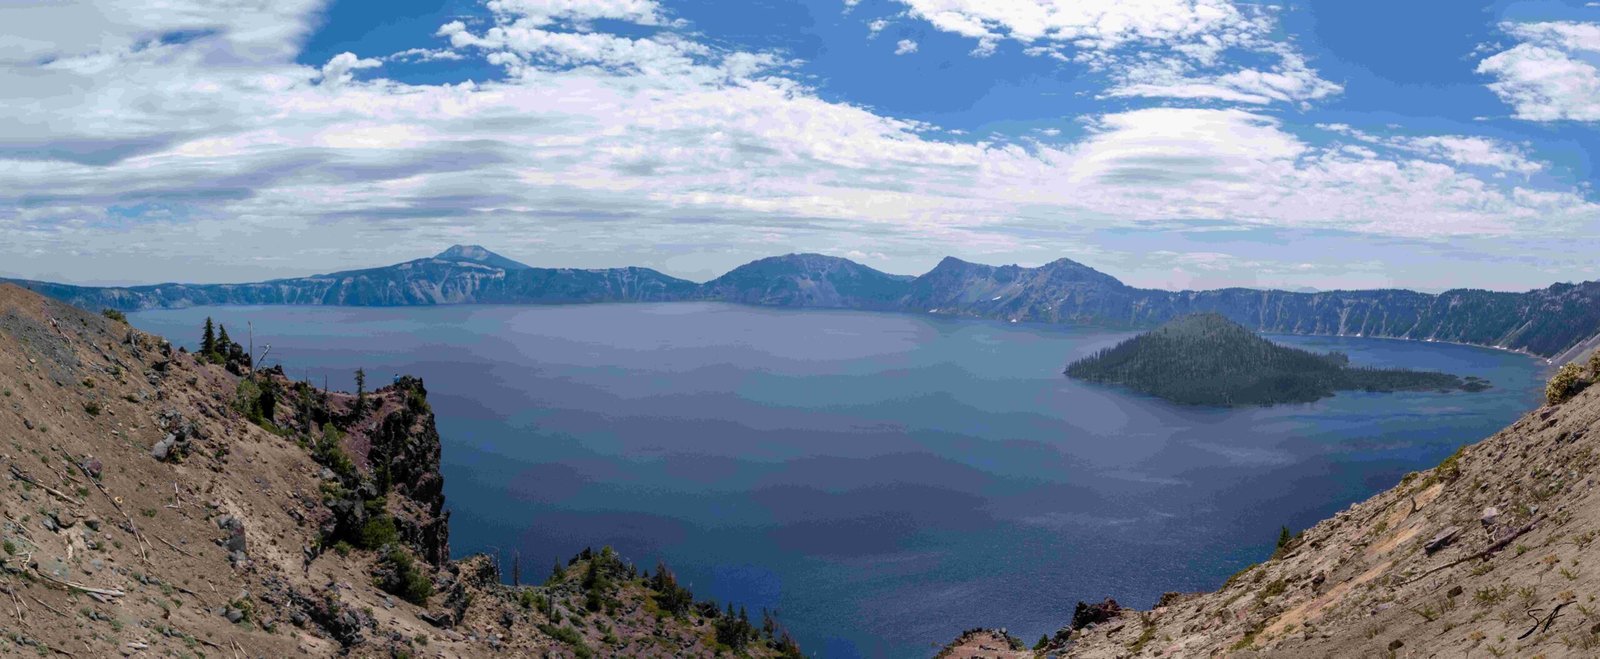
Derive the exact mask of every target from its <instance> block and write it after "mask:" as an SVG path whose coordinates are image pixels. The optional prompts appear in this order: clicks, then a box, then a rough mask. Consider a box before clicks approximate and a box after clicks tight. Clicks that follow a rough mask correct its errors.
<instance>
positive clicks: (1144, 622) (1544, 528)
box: [951, 367, 1600, 657]
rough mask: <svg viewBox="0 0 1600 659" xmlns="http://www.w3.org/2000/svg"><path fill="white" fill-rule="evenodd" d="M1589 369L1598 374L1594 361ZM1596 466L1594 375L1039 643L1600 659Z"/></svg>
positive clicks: (1173, 652) (1187, 651) (1147, 649)
mask: <svg viewBox="0 0 1600 659" xmlns="http://www.w3.org/2000/svg"><path fill="white" fill-rule="evenodd" d="M1574 368H1576V367H1574ZM1586 377H1587V378H1589V379H1591V380H1592V379H1595V378H1596V377H1597V374H1595V373H1594V372H1593V370H1592V367H1591V370H1590V372H1589V373H1588V374H1587V376H1586ZM1597 469H1600V387H1590V388H1588V389H1586V390H1584V391H1582V392H1580V393H1578V394H1577V395H1576V396H1575V397H1573V398H1572V399H1571V400H1567V401H1565V402H1561V403H1559V404H1556V405H1550V406H1547V407H1544V408H1541V409H1538V410H1535V411H1533V412H1531V413H1529V414H1528V415H1527V416H1525V417H1523V418H1522V419H1521V420H1519V421H1517V422H1516V423H1515V424H1513V425H1512V426H1510V427H1508V428H1506V429H1505V430H1503V431H1501V432H1499V433H1497V434H1495V435H1494V436H1493V437H1490V438H1488V439H1486V440H1483V441H1482V442H1479V443H1477V444H1473V445H1471V446H1467V447H1464V448H1463V449H1462V450H1461V451H1460V452H1458V453H1457V454H1456V455H1454V456H1452V457H1450V458H1449V459H1447V460H1445V461H1444V462H1443V463H1442V464H1440V465H1439V466H1438V467H1435V468H1433V469H1430V470H1428V471H1424V472H1419V473H1413V474H1410V475H1407V476H1406V477H1405V478H1404V479H1403V480H1402V481H1401V482H1400V483H1399V484H1398V485H1396V486H1395V487H1394V488H1392V489H1390V490H1388V491H1386V492H1383V493H1381V494H1378V495H1377V496H1374V497H1372V498H1371V499H1369V500H1367V501H1364V502H1361V503H1358V504H1356V505H1353V506H1351V507H1350V508H1349V509H1347V510H1345V511H1343V512H1341V513H1339V514H1338V515H1335V516H1334V517H1333V518H1332V519H1329V520H1326V521H1323V522H1322V523H1320V524H1317V525H1316V526H1313V527H1312V528H1310V529H1306V530H1305V531H1304V532H1303V533H1301V534H1299V535H1296V536H1293V537H1291V538H1286V539H1285V542H1283V543H1282V546H1281V547H1280V548H1279V549H1278V551H1277V553H1276V554H1275V555H1273V556H1271V557H1264V559H1265V560H1264V561H1263V562H1262V563H1261V564H1259V565H1255V566H1252V567H1250V568H1247V569H1245V570H1243V571H1241V572H1240V573H1238V574H1237V575H1235V576H1234V577H1233V578H1231V579H1229V580H1228V581H1227V583H1226V584H1224V585H1223V586H1222V587H1221V588H1220V589H1219V590H1217V591H1215V592H1210V593H1200V594H1180V593H1172V594H1168V595H1167V596H1165V597H1163V598H1162V599H1161V601H1160V602H1159V603H1157V605H1156V606H1155V608H1154V609H1153V610H1150V611H1135V610H1131V609H1125V608H1122V607H1120V606H1118V605H1117V603H1115V602H1111V601H1107V602H1103V603H1100V604H1092V605H1091V604H1082V603H1080V604H1079V606H1078V611H1077V613H1076V615H1074V619H1073V620H1072V621H1071V622H1066V621H1063V622H1064V623H1066V624H1065V625H1064V626H1063V628H1062V629H1061V631H1060V632H1058V633H1057V634H1055V636H1054V637H1052V638H1048V639H1044V640H1043V642H1042V643H1041V644H1040V645H1039V646H1038V647H1037V648H1036V649H1037V651H1038V654H1039V655H1040V656H1065V657H1157V656H1160V657H1255V656H1264V657H1594V656H1597V655H1600V599H1597V598H1600V543H1597V542H1596V540H1600V488H1597V487H1596V485H1597V476H1600V474H1597ZM958 645H959V642H958V643H957V644H953V645H952V647H955V646H958ZM951 656H963V657H966V656H977V655H976V654H957V655H951ZM985 656H993V655H985Z"/></svg>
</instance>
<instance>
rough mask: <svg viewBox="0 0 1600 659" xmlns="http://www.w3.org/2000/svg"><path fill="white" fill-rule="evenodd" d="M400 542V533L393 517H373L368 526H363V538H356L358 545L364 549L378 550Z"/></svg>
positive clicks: (368, 520) (369, 519) (368, 521)
mask: <svg viewBox="0 0 1600 659" xmlns="http://www.w3.org/2000/svg"><path fill="white" fill-rule="evenodd" d="M399 540H400V531H399V530H398V529H396V528H395V527H394V518H393V517H390V516H388V515H373V516H372V517H370V518H368V519H367V523H366V524H363V525H361V536H360V537H358V538H356V545H358V546H360V547H361V548H362V549H378V548H380V547H383V546H384V545H387V544H391V543H394V542H397V541H399Z"/></svg>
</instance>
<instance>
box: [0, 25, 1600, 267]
mask: <svg viewBox="0 0 1600 659" xmlns="http://www.w3.org/2000/svg"><path fill="white" fill-rule="evenodd" d="M196 6H197V7H202V8H203V3H199V2H198V0H196ZM488 6H489V7H490V8H491V10H492V13H491V17H490V20H489V21H488V22H486V23H484V24H473V25H472V26H469V25H467V24H466V23H464V22H452V23H449V24H446V25H444V26H441V28H440V29H439V31H438V38H439V40H440V41H441V42H448V44H449V47H450V49H451V51H453V52H456V53H458V54H460V55H461V56H462V57H469V58H482V59H483V60H485V61H488V62H492V63H494V64H496V65H498V66H500V67H502V68H503V70H504V71H505V73H506V77H505V78H504V79H503V80H496V81H492V82H481V83H461V84H448V85H424V84H406V83H403V82H397V81H395V80H390V79H385V78H382V77H377V76H362V75H355V74H354V72H355V71H357V70H359V69H362V68H368V69H370V68H372V67H375V66H377V63H378V62H379V59H378V58H377V57H373V56H362V55H360V54H355V53H342V54H340V55H338V56H336V57H334V58H332V59H330V60H329V61H328V62H327V63H326V64H325V65H324V66H321V67H313V66H304V65H301V64H297V63H295V60H294V53H295V50H296V46H294V44H295V43H297V40H298V39H300V38H301V36H302V35H303V33H302V32H299V31H296V30H286V29H285V30H278V31H275V32H272V34H276V35H278V37H277V38H279V39H282V40H283V41H282V42H281V43H277V42H273V41H272V40H271V39H266V38H264V37H258V36H256V35H254V33H252V34H250V35H236V34H234V31H250V30H254V29H257V28H259V27H260V26H259V25H257V24H255V23H253V22H249V21H246V22H244V23H240V24H238V25H232V26H230V25H229V24H227V23H225V22H224V23H218V24H216V27H214V28H213V29H212V30H211V31H208V32H204V33H196V34H194V35H191V36H190V37H188V38H185V39H172V40H165V41H160V42H155V43H151V42H148V41H139V40H138V39H133V40H131V41H129V42H127V43H125V44H117V43H113V44H110V45H107V46H105V47H103V48H94V47H89V46H84V48H85V49H84V50H82V51H81V52H78V53H76V54H75V55H72V56H70V57H66V56H64V57H61V58H58V59H54V60H50V61H48V62H43V63H41V62H40V61H35V60H27V61H23V62H12V63H9V64H6V65H4V66H0V72H3V73H0V75H5V76H9V77H10V78H12V79H14V80H18V81H22V80H26V81H29V82H27V84H29V85H34V86H32V87H22V88H20V89H21V91H17V92H14V93H16V94H18V95H19V96H18V97H19V98H30V99H41V100H40V101H39V102H37V103H12V104H6V105H5V106H3V107H0V162H3V163H4V166H3V167H0V231H3V232H5V235H6V236H7V241H5V244H4V245H0V255H3V256H4V257H5V258H3V259H0V260H4V261H6V262H7V263H9V264H11V265H8V266H7V267H12V268H16V267H18V266H17V265H15V264H17V263H43V261H39V260H37V259H35V260H32V261H28V260H25V259H27V258H34V257H28V256H27V255H29V254H34V253H35V252H40V253H49V254H56V255H60V256H58V257H56V259H55V261H56V262H62V261H70V260H71V258H73V255H74V254H93V259H92V260H93V261H94V262H98V263H102V264H105V263H117V262H119V261H118V258H125V259H134V260H135V261H133V262H136V263H142V264H143V266H142V267H143V268H145V269H143V270H140V271H139V272H141V273H147V274H145V275H144V276H154V277H162V278H188V277H191V276H192V274H186V273H192V272H193V271H194V269H195V267H196V266H197V265H204V266H206V268H207V271H208V272H230V273H245V272H251V273H254V272H270V273H272V274H292V273H297V272H302V271H303V269H304V267H305V266H304V264H303V263H302V262H301V261H299V260H297V259H304V258H306V257H305V256H304V255H305V254H306V250H307V247H306V245H307V243H312V242H314V243H319V244H329V245H333V244H340V245H349V247H343V248H341V249H343V250H345V252H346V253H344V254H342V256H341V258H340V259H338V260H340V261H349V260H352V258H354V257H352V256H351V254H350V253H349V252H352V251H353V252H355V253H357V254H361V255H366V256H365V258H366V261H367V262H371V263H382V262H385V261H390V260H395V257H397V256H401V255H412V254H415V253H416V251H417V250H418V246H419V245H432V244H436V243H446V244H448V243H449V242H462V241H463V239H469V240H471V241H474V242H484V243H490V244H497V245H503V246H507V247H508V248H513V249H515V248H520V249H521V250H523V252H524V253H541V254H547V255H549V256H550V258H559V259H566V261H564V262H562V264H566V265H577V264H594V263H606V264H612V263H616V262H617V260H619V259H620V260H621V261H622V262H628V261H635V260H640V259H639V257H640V256H641V255H651V254H659V253H662V252H664V251H669V252H670V251H679V252H687V251H695V250H716V251H720V252H723V253H737V254H743V255H752V256H753V255H759V254H764V253H771V252H775V251H779V250H785V249H792V248H795V247H797V246H801V245H819V246H828V245H843V246H845V247H844V249H850V248H852V247H854V246H856V245H861V244H870V245H872V250H871V251H870V252H868V253H869V254H870V253H872V252H878V253H883V254H898V253H904V252H915V253H922V252H925V251H928V250H937V251H957V250H958V249H959V250H960V251H963V252H967V253H971V252H972V251H974V250H979V251H982V250H989V251H1003V250H1007V249H1020V248H1023V247H1025V246H1030V245H1037V244H1038V243H1039V242H1040V241H1041V240H1043V239H1047V237H1048V236H1052V235H1065V234H1066V233H1068V232H1073V231H1079V230H1082V229H1083V228H1085V227H1124V226H1131V225H1135V224H1139V223H1143V222H1148V221H1152V220H1215V221H1219V222H1229V223H1244V224H1250V225H1259V226H1267V227H1288V228H1312V229H1323V228H1331V229H1338V230H1341V231H1346V232H1358V233H1365V234H1374V235H1386V236H1412V237H1423V238H1440V237H1449V236H1497V235H1507V234H1510V233H1515V232H1519V231H1525V230H1528V229H1531V228H1534V229H1537V230H1538V231H1540V232H1542V233H1543V234H1545V235H1587V234H1586V233H1585V232H1593V231H1596V230H1600V226H1596V224H1597V218H1600V210H1597V208H1596V206H1595V204H1593V203H1592V202H1589V201H1587V200H1586V199H1584V197H1583V196H1582V194H1581V193H1580V191H1576V190H1574V189H1572V188H1570V187H1562V186H1559V185H1549V184H1546V185H1543V186H1535V185H1533V184H1531V183H1526V182H1522V183H1518V182H1517V181H1515V180H1511V181H1509V182H1508V181H1506V180H1496V179H1493V178H1492V177H1485V176H1481V175H1480V173H1481V172H1482V171H1483V170H1485V169H1486V168H1487V169H1490V170H1496V171H1508V172H1515V173H1519V174H1520V173H1527V172H1530V171H1537V170H1538V168H1540V167H1542V165H1541V164H1539V163H1537V162H1535V161H1533V160H1532V159H1531V156H1529V155H1528V154H1526V153H1522V152H1520V151H1517V150H1515V149H1514V148H1508V147H1507V145H1504V144H1499V143H1494V144H1490V143H1487V142H1485V143H1476V142H1470V141H1463V140H1470V139H1471V138H1467V137H1464V136H1433V137H1436V138H1438V139H1430V137H1429V136H1414V137H1415V138H1416V139H1417V140H1418V141H1416V142H1414V143H1408V144H1405V145H1402V144H1401V143H1399V142H1394V143H1369V142H1366V141H1362V140H1355V139H1354V138H1349V139H1351V141H1354V142H1358V143H1359V144H1360V145H1361V146H1360V148H1359V149H1354V148H1349V147H1351V146H1354V145H1352V144H1319V143H1316V142H1315V141H1308V140H1307V139H1305V138H1303V137H1301V136H1300V134H1299V133H1298V132H1297V129H1296V127H1294V126H1291V125H1286V124H1285V123H1284V120H1283V119H1280V118H1276V117H1274V116H1271V115H1270V114H1267V113H1264V112H1260V111H1252V110H1247V109H1237V108H1235V109H1228V108H1150V109H1142V110H1131V111H1123V112H1108V113H1103V114H1099V115H1097V116H1093V117H1088V118H1086V119H1085V120H1084V121H1085V126H1086V128H1087V133H1086V134H1085V135H1083V136H1081V137H1079V138H1076V139H1067V138H1059V139H1055V140H1051V143H1049V144H1041V143H1038V142H1036V141H1033V140H1026V141H1023V142H1021V143H1017V142H1010V141H1006V140H1003V139H998V138H997V139H990V140H978V141H973V140H971V139H965V138H958V137H956V136H955V134H954V132H953V131H943V130H940V129H939V128H938V127H937V126H932V125H929V124H925V123H921V122H917V121H911V120H906V119H901V118H896V117H893V116H889V115H886V114H884V113H881V112H877V111H874V110H872V109H869V108H865V107H861V106H858V105H853V104H850V103H846V102H840V101H836V100H830V99H827V98H824V97H823V96H822V95H821V94H819V93H818V92H817V91H816V90H815V89H813V88H811V87H810V86H808V84H807V83H806V82H804V80H803V79H802V78H801V77H800V76H799V75H798V74H794V73H792V72H791V71H790V69H789V64H788V63H787V62H786V61H785V59H784V58H783V57H782V56H781V55H779V54H775V53H768V52H748V51H741V50H736V49H728V48H725V47H719V46H714V45H711V44H708V43H706V42H704V41H702V40H699V39H698V38H696V37H695V35H694V34H692V33H691V32H689V31H688V30H685V29H681V27H680V26H678V25H677V23H676V21H675V20H674V19H673V18H672V17H671V16H670V15H669V14H668V12H666V11H665V10H663V9H662V8H661V7H660V6H659V5H657V4H656V3H653V2H629V1H623V0H614V1H608V2H601V3H584V2H576V1H573V2H555V1H546V2H532V1H531V0H520V1H518V2H511V1H509V0H506V1H497V2H491V3H489V5H488ZM196 11H201V9H197V10H196ZM304 11H306V12H307V13H308V16H309V15H310V14H312V13H314V9H313V8H310V7H307V8H304ZM178 16H179V17H180V18H179V19H174V21H175V22H174V25H191V24H192V23H191V22H187V21H188V19H187V18H182V16H186V14H182V13H181V12H180V13H179V14H178ZM141 20H142V19H141ZM286 20H289V22H290V23H294V24H297V25H298V24H301V23H302V22H305V21H309V20H310V19H309V18H308V17H307V16H296V17H293V18H291V19H286ZM606 21H625V22H629V23H631V27H630V29H628V30H626V31H625V32H626V33H625V34H624V33H619V32H610V31H606V30H602V29H599V28H598V27H596V25H598V24H603V23H605V22H606ZM978 25H979V26H980V27H982V28H983V30H985V31H986V34H987V32H993V33H994V34H996V35H1002V34H1003V35H1009V34H1010V33H1011V29H1009V28H1008V29H1007V31H1005V32H1001V31H1000V29H1001V28H1000V27H999V24H997V23H996V24H989V23H985V22H982V21H980V22H979V23H978ZM146 29H147V28H146V27H137V28H127V29H126V32H127V33H129V34H134V33H139V34H142V33H143V32H141V31H142V30H146ZM153 29H154V30H155V31H156V32H160V31H161V29H162V28H161V27H160V26H157V27H156V28H153ZM1130 29H1132V28H1130ZM1140 29H1143V28H1140ZM1152 29H1154V28H1152ZM1162 29H1170V30H1172V31H1174V33H1177V34H1186V33H1185V32H1183V29H1182V28H1181V26H1174V27H1170V28H1162ZM975 33H976V32H975ZM1133 33H1136V31H1135V32H1130V31H1129V29H1124V30H1120V31H1119V30H1110V31H1107V32H1106V34H1104V35H1101V36H1099V37H1096V38H1098V39H1102V40H1105V39H1111V40H1115V39H1128V38H1132V37H1129V36H1128V35H1129V34H1133ZM1117 35H1121V36H1117ZM984 36H985V35H980V36H979V38H980V40H981V39H982V38H984ZM1003 38H1008V39H1009V38H1013V37H1011V36H1004V37H1003ZM1040 38H1041V39H1042V38H1044V37H1040ZM1085 38H1087V37H1085ZM241 43H243V44H248V45H249V48H248V51H249V53H267V52H277V53H282V54H281V55H279V56H277V57H275V58H265V59H261V58H255V59H250V58H245V57H242V56H232V55H231V54H232V53H234V52H235V48H236V47H238V46H237V44H241ZM439 45H441V44H438V43H430V44H417V47H418V48H428V47H437V46H439ZM219 57H223V58H224V59H222V60H220V61H219V60H218V59H217V58H219ZM1230 84H1233V83H1230ZM1262 84H1263V85H1264V86H1267V87H1270V86H1272V85H1268V84H1266V83H1262ZM1235 87H1236V88H1237V89H1238V90H1250V91H1248V92H1241V93H1254V94H1259V95H1263V96H1265V95H1267V92H1265V91H1262V90H1261V89H1257V88H1255V87H1251V86H1249V85H1245V84H1244V83H1237V84H1235ZM63 90H76V91H77V93H75V94H65V93H61V92H62V91H63ZM1302 95H1303V94H1302ZM1285 97H1286V98H1293V97H1294V94H1285ZM41 136H42V137H41ZM30 140H31V141H30ZM464 234H465V235H464ZM311 237H315V238H316V239H315V240H310V238H311ZM843 237H849V239H844V238H843ZM868 239H870V241H871V242H870V243H865V242H864V240H868ZM244 244H248V245H252V246H254V249H253V250H252V251H251V252H252V253H251V255H240V254H239V253H238V252H237V251H236V250H230V249H227V246H237V245H244ZM862 251H867V250H864V249H863V250H862ZM151 253H160V254H163V255H164V256H166V257H168V258H164V259H161V263H160V264H152V263H149V262H148V259H147V256H148V255H149V254H151ZM83 258H84V259H85V260H83V261H78V262H81V263H89V262H90V261H89V260H88V259H89V257H87V256H85V257H83ZM141 258H145V260H137V259H141ZM167 263H170V264H172V265H171V266H170V267H172V268H174V270H172V271H170V272H168V271H160V272H156V271H151V270H149V269H150V268H160V267H168V266H166V265H163V264H167ZM40 267H44V266H40ZM49 267H55V266H49ZM100 267H105V266H100ZM34 274H37V273H34ZM80 276H81V275H80ZM239 276H244V275H242V274H241V275H239ZM74 278H76V277H74Z"/></svg>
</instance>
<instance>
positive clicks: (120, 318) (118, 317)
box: [100, 307, 128, 325]
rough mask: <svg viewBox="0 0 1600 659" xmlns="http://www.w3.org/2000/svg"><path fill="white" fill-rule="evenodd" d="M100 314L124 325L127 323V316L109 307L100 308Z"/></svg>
mask: <svg viewBox="0 0 1600 659" xmlns="http://www.w3.org/2000/svg"><path fill="white" fill-rule="evenodd" d="M100 315H102V316H105V317H106V318H110V319H111V320H114V321H116V322H119V323H122V324H124V325H126V324H128V317H127V316H125V315H123V313H122V312H121V311H117V310H116V309H111V308H109V307H108V308H105V309H101V310H100Z"/></svg>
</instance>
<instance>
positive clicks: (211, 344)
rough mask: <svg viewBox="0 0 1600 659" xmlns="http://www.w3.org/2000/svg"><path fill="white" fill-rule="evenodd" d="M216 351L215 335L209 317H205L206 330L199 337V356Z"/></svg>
mask: <svg viewBox="0 0 1600 659" xmlns="http://www.w3.org/2000/svg"><path fill="white" fill-rule="evenodd" d="M216 351H217V333H216V330H215V329H213V328H212V326H211V317H210V316H206V329H205V332H204V333H202V334H201V335H200V354H201V355H202V356H204V355H209V354H211V353H213V352H216Z"/></svg>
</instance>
